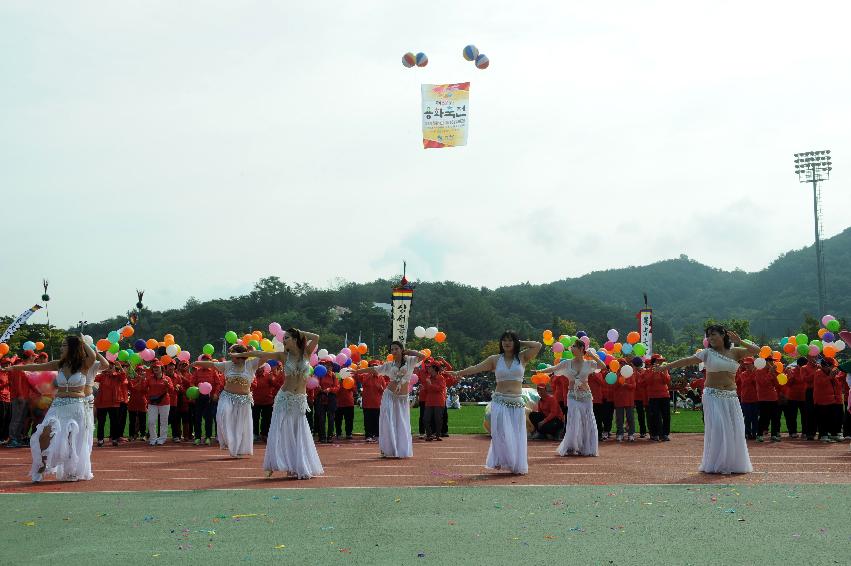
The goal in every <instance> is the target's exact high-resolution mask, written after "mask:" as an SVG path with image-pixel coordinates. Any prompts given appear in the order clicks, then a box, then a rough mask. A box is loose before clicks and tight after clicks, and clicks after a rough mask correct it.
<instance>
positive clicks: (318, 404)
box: [313, 361, 340, 444]
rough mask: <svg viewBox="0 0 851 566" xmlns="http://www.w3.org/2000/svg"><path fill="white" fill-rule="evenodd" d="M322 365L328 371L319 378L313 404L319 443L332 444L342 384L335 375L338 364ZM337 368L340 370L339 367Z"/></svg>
mask: <svg viewBox="0 0 851 566" xmlns="http://www.w3.org/2000/svg"><path fill="white" fill-rule="evenodd" d="M322 365H324V366H325V368H326V369H327V370H328V371H327V372H325V375H323V376H322V377H321V378H319V387H318V388H317V389H318V391H317V397H316V400H315V401H314V403H313V406H314V409H315V410H316V415H315V420H314V425H315V426H316V434H317V436H318V437H319V442H320V443H322V444H329V443H330V442H331V438H330V437H331V436H333V434H334V419H335V413H336V411H337V391H339V390H340V383H339V382H338V381H337V374H336V373H334V365H336V364H334V363H333V362H330V361H324V362H322ZM337 367H338V368H339V366H337ZM326 425H327V426H326Z"/></svg>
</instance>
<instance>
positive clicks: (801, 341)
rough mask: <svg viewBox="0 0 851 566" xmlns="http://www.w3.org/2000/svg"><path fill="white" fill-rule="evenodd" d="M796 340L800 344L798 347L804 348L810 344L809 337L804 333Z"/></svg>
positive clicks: (796, 337)
mask: <svg viewBox="0 0 851 566" xmlns="http://www.w3.org/2000/svg"><path fill="white" fill-rule="evenodd" d="M795 340H796V341H797V342H798V346H802V345H804V344H807V343H809V341H810V339H809V338H807V335H806V334H804V333H803V332H802V333H800V334H798V335H797V336H795Z"/></svg>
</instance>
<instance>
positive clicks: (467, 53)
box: [463, 45, 479, 61]
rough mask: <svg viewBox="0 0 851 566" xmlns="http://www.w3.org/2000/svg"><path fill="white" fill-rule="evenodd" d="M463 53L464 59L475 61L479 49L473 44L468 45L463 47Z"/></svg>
mask: <svg viewBox="0 0 851 566" xmlns="http://www.w3.org/2000/svg"><path fill="white" fill-rule="evenodd" d="M463 54H464V59H466V60H467V61H475V60H476V57H478V56H479V50H478V49H477V48H476V46H475V45H468V46H467V47H465V48H464V51H463Z"/></svg>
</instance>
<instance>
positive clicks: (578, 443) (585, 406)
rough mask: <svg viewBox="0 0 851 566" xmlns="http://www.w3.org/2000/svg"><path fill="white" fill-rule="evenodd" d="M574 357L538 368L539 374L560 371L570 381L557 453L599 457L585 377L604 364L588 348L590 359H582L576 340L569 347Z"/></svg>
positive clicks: (579, 342)
mask: <svg viewBox="0 0 851 566" xmlns="http://www.w3.org/2000/svg"><path fill="white" fill-rule="evenodd" d="M570 353H571V354H573V359H570V360H562V361H561V362H559V363H558V364H556V365H554V366H550V367H548V368H546V369H542V370H538V371H539V373H553V372H556V371H560V372H561V373H563V374H565V375H566V376H567V379H568V381H569V385H568V390H567V414H568V415H569V417H568V419H567V424H565V428H564V438H562V440H561V444H559V445H558V450H557V452H558V455H559V456H572V455H574V454H576V455H577V456H598V455H599V453H600V452H599V444H598V441H599V436H598V435H597V421H596V419H595V417H594V405H593V403H594V397H593V396H592V395H591V387H590V386H589V385H588V377H589V376H590V375H591V374H592V373H594V372H596V371H599V370H605V369H606V364H605V363H604V362H603V361H602V360H600V357H599V356H597V353H596V352H591V351H589V352H588V354H589V355H590V356H591V359H590V360H586V359H585V355H586V347H585V342H583V341H582V340H577V341H576V342H574V343H573V344H572V345H571V346H570Z"/></svg>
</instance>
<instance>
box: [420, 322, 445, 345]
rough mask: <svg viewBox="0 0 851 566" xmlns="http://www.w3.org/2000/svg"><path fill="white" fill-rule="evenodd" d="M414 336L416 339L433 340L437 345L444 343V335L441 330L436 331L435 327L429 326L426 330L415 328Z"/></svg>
mask: <svg viewBox="0 0 851 566" xmlns="http://www.w3.org/2000/svg"><path fill="white" fill-rule="evenodd" d="M414 336H416V337H417V338H427V339H429V340H434V341H435V342H437V343H438V344H442V343H444V342H446V333H445V332H443V331H441V330H438V329H437V327H436V326H429V327H428V328H423V327H422V326H417V327H416V328H414Z"/></svg>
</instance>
